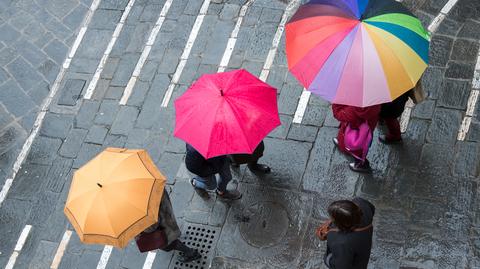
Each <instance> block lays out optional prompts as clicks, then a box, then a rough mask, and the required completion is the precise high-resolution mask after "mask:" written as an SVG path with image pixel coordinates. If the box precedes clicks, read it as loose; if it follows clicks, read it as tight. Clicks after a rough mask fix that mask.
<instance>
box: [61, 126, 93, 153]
mask: <svg viewBox="0 0 480 269" xmlns="http://www.w3.org/2000/svg"><path fill="white" fill-rule="evenodd" d="M86 135H87V130H83V129H71V130H70V133H69V134H68V136H67V138H66V139H65V141H64V142H63V144H62V147H61V148H60V150H59V154H60V155H61V156H63V157H68V158H75V157H77V154H78V152H79V151H80V147H81V146H82V143H83V140H84V139H85V136H86Z"/></svg>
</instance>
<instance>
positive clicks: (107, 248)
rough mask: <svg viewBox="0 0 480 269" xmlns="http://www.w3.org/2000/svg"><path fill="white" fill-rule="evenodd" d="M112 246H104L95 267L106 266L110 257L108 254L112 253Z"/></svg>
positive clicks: (99, 268)
mask: <svg viewBox="0 0 480 269" xmlns="http://www.w3.org/2000/svg"><path fill="white" fill-rule="evenodd" d="M112 249H113V247H112V246H105V247H104V248H103V251H102V256H100V260H99V261H98V264H97V269H105V268H106V267H107V263H108V259H110V255H111V254H112Z"/></svg>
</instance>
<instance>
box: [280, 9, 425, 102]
mask: <svg viewBox="0 0 480 269" xmlns="http://www.w3.org/2000/svg"><path fill="white" fill-rule="evenodd" d="M428 47H429V34H428V33H427V31H426V30H425V29H424V28H423V27H422V24H421V22H420V21H419V20H418V19H417V18H416V17H415V16H414V15H413V14H412V13H411V12H410V11H408V9H407V8H405V7H404V6H403V5H402V4H401V3H398V2H396V1H394V0H312V1H310V2H308V3H307V4H305V5H303V6H301V7H300V8H299V9H298V11H297V12H296V13H295V14H294V16H293V17H292V18H291V20H290V21H289V23H288V24H287V26H286V50H287V59H288V66H289V69H290V71H291V72H292V74H293V75H294V76H295V77H296V78H297V79H298V80H299V81H300V82H301V83H302V84H303V86H304V87H305V88H306V89H308V90H309V91H312V92H313V93H315V94H317V95H319V96H321V97H323V98H325V99H326V100H328V101H330V102H332V103H337V104H345V105H352V106H358V107H366V106H371V105H375V104H381V103H386V102H390V101H392V100H394V99H395V98H397V97H398V96H400V95H402V94H403V93H405V92H406V91H408V90H410V89H411V88H413V87H414V86H415V85H416V83H417V81H418V80H419V79H420V77H421V75H422V73H423V72H424V71H425V69H426V68H427V65H428Z"/></svg>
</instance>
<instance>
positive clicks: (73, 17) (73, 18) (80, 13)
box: [62, 5, 88, 30]
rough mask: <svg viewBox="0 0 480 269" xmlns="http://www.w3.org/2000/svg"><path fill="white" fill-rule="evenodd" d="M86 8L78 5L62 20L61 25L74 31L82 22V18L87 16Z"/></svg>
mask: <svg viewBox="0 0 480 269" xmlns="http://www.w3.org/2000/svg"><path fill="white" fill-rule="evenodd" d="M87 11H88V8H87V7H86V6H84V5H78V6H77V7H76V8H75V9H73V10H72V11H71V12H70V13H69V14H68V15H67V16H65V17H64V18H63V19H62V22H63V24H65V25H66V26H67V27H68V28H70V29H72V30H76V29H77V27H79V26H80V24H81V23H82V21H83V17H84V16H85V14H87Z"/></svg>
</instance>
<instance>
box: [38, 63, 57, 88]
mask: <svg viewBox="0 0 480 269" xmlns="http://www.w3.org/2000/svg"><path fill="white" fill-rule="evenodd" d="M37 70H38V71H39V72H40V73H41V74H42V75H43V76H44V77H45V78H46V80H47V81H48V82H49V83H54V81H55V79H56V78H57V76H58V73H59V72H60V65H59V64H57V63H55V62H54V61H52V60H50V59H46V60H45V61H44V62H43V63H41V64H40V66H39V67H38V68H37ZM34 87H35V86H34Z"/></svg>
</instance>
